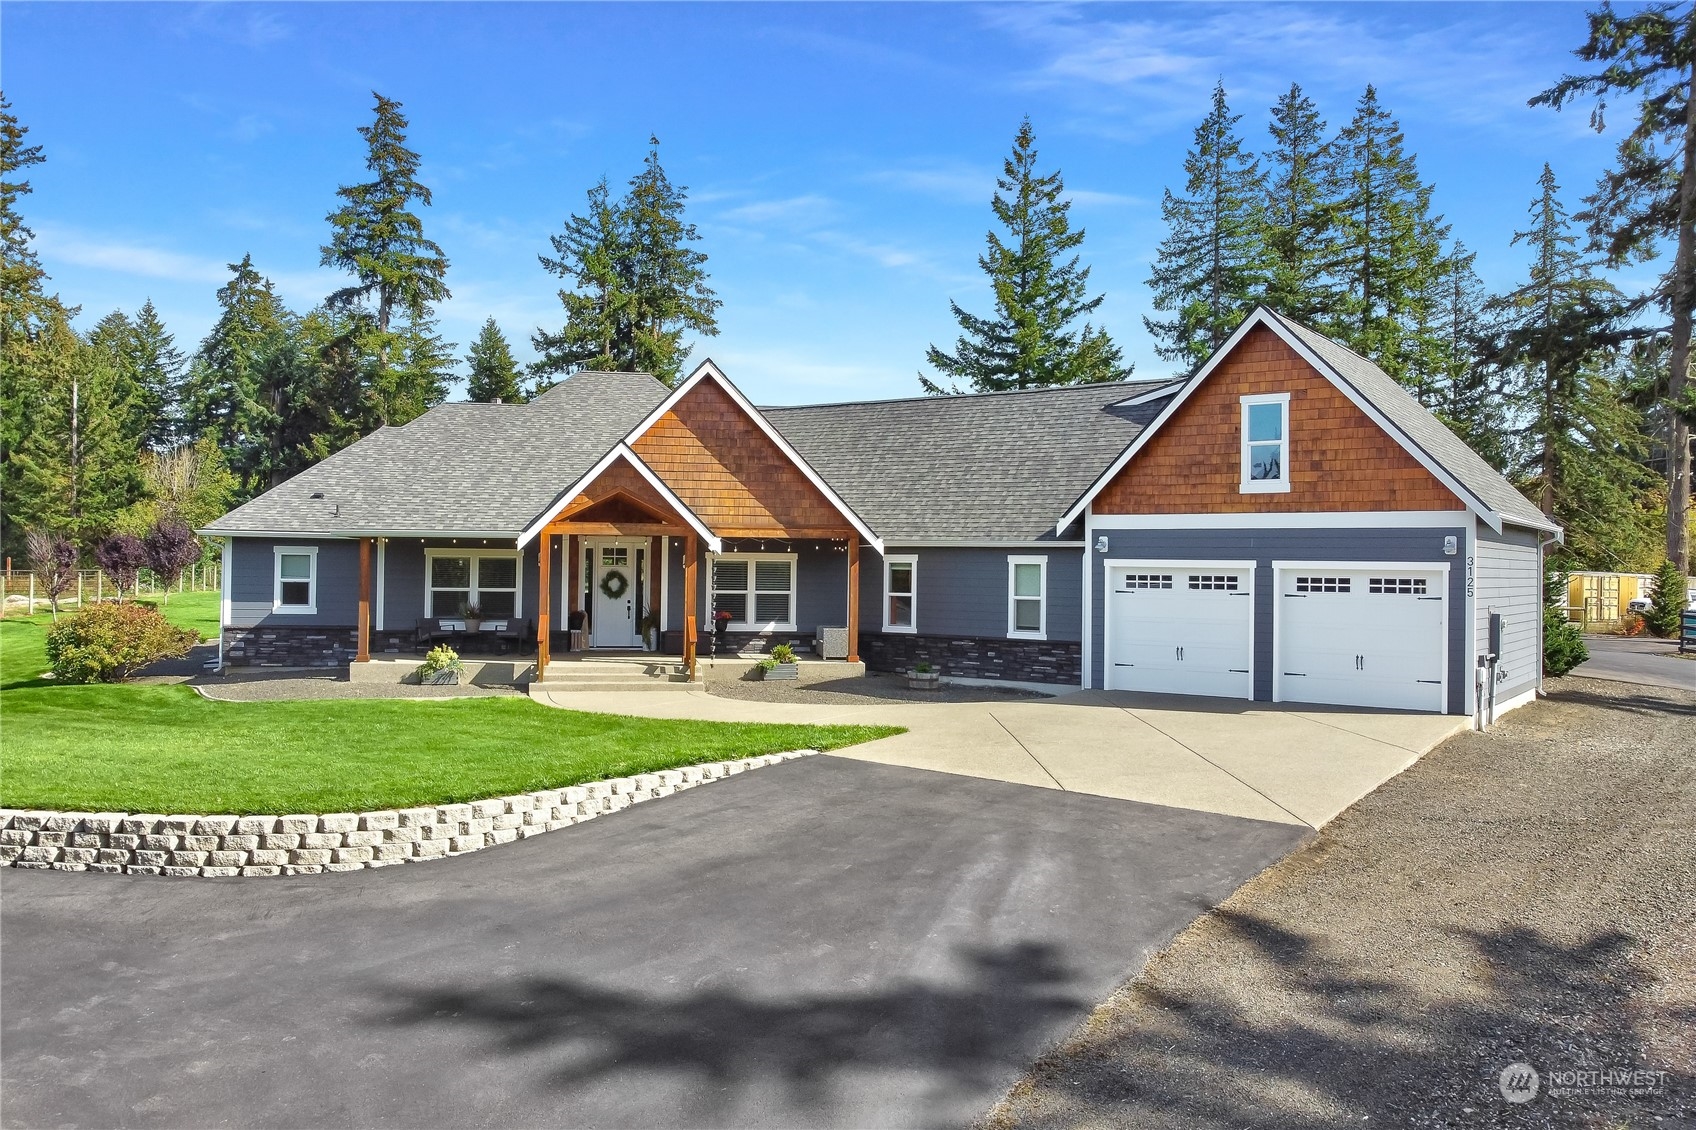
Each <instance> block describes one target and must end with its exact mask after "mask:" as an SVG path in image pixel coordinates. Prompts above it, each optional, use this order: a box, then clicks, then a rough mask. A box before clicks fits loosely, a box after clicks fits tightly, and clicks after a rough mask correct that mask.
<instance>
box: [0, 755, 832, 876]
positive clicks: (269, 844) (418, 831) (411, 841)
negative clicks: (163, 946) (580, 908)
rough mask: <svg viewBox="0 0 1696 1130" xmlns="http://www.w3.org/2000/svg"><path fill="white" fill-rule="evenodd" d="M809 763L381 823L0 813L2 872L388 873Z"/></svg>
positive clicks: (391, 816)
mask: <svg viewBox="0 0 1696 1130" xmlns="http://www.w3.org/2000/svg"><path fill="white" fill-rule="evenodd" d="M815 752H817V751H816V750H793V751H790V752H788V753H773V754H766V755H765V756H762V757H748V758H742V759H739V760H736V761H714V762H709V763H707V764H705V765H690V766H686V767H684V768H681V769H664V770H661V771H659V772H657V773H640V774H637V775H636V776H634V777H617V778H614V779H612V780H610V781H594V782H591V783H590V784H587V785H572V786H570V787H568V788H562V789H543V790H542V791H540V792H534V793H519V794H517V795H516V796H505V797H494V798H491V799H489V800H479V801H472V802H470V803H467V804H437V805H425V806H422V807H418V808H399V809H386V810H382V811H378V812H338V813H329V814H326V815H313V814H305V815H297V816H167V815H156V814H152V813H131V812H51V811H40V810H32V809H17V808H0V863H3V864H6V865H9V866H12V867H24V868H35V869H40V870H53V871H105V872H111V873H114V874H118V873H122V874H126V875H169V876H174V877H190V876H195V877H201V878H209V879H211V878H232V877H235V876H275V875H316V874H320V873H323V872H330V871H358V870H361V869H362V868H367V867H388V866H390V865H391V864H396V863H412V862H417V861H419V860H425V859H445V858H448V857H451V856H456V855H464V854H466V853H467V852H473V851H480V850H481V849H483V848H486V847H493V846H494V845H495V844H505V843H511V842H512V841H514V840H521V839H524V838H526V837H529V836H535V835H540V834H541V833H543V832H551V831H554V830H555V829H558V828H564V827H567V826H569V825H572V824H581V823H582V822H583V821H585V820H593V819H594V818H595V817H597V816H603V815H606V814H607V813H610V812H617V811H619V810H620V809H624V808H628V807H630V806H631V805H633V804H638V803H640V802H642V801H645V800H654V799H657V798H659V797H663V796H669V795H671V794H672V793H676V792H682V791H683V790H684V789H692V788H694V787H695V786H696V785H705V784H710V783H712V782H713V781H722V780H724V779H725V778H726V777H731V776H735V775H736V774H738V773H743V772H746V771H747V770H749V769H757V768H760V767H761V766H765V765H776V764H777V763H778V762H781V761H789V760H792V759H794V758H797V757H805V756H808V755H810V754H812V753H815Z"/></svg>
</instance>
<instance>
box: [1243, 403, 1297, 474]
mask: <svg viewBox="0 0 1696 1130" xmlns="http://www.w3.org/2000/svg"><path fill="white" fill-rule="evenodd" d="M1242 405H1243V431H1242V436H1243V443H1242V492H1243V493H1244V494H1272V493H1278V492H1283V491H1288V490H1289V489H1290V394H1289V393H1287V392H1272V393H1265V394H1263V395H1260V396H1245V397H1243V398H1242Z"/></svg>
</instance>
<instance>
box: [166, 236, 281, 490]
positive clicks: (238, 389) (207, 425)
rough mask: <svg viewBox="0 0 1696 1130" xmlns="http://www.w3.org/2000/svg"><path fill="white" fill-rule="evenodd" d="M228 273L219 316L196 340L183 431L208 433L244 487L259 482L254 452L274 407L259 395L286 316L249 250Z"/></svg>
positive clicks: (263, 443) (264, 443)
mask: <svg viewBox="0 0 1696 1130" xmlns="http://www.w3.org/2000/svg"><path fill="white" fill-rule="evenodd" d="M230 271H231V273H232V277H231V279H230V281H229V282H228V283H225V284H224V285H223V286H222V287H220V288H219V290H218V306H219V315H218V321H217V322H216V323H215V324H214V325H213V327H212V331H211V332H210V333H208V334H207V335H206V338H205V340H204V341H202V342H201V344H200V351H199V352H198V353H197V354H196V355H195V359H194V364H193V366H192V367H191V369H190V372H189V376H188V380H187V382H186V387H185V390H184V408H185V412H184V419H185V423H186V428H187V432H188V434H189V435H191V436H193V437H195V438H199V437H200V436H202V435H211V436H213V437H214V438H215V439H216V440H217V442H218V446H219V447H220V448H221V449H222V450H223V452H224V456H225V458H226V459H227V460H228V461H229V464H230V466H231V468H232V469H234V470H235V471H236V473H237V474H238V475H240V476H241V477H242V479H243V486H244V489H246V490H248V491H251V490H253V489H254V488H255V487H257V486H260V485H261V480H260V479H259V478H258V477H257V476H258V473H259V470H260V468H261V466H262V464H263V462H264V460H263V459H261V458H260V456H259V454H258V453H259V452H260V451H262V450H264V449H266V448H267V447H268V446H269V445H270V439H269V436H268V431H269V429H272V428H274V427H275V413H274V412H273V411H270V410H268V409H267V406H266V404H265V402H264V398H262V397H261V390H260V385H261V379H262V373H263V371H264V370H265V367H266V365H267V358H268V357H269V355H270V354H271V353H272V352H274V351H275V350H277V349H278V348H279V347H280V345H281V344H282V343H283V342H284V341H285V340H286V339H287V336H288V332H287V322H288V319H289V314H288V311H287V310H286V309H284V307H283V304H282V301H281V300H280V299H279V298H278V297H277V295H276V291H275V290H274V289H273V288H272V286H271V283H270V280H268V279H266V278H265V277H264V276H262V275H260V273H259V272H258V270H256V269H255V268H254V266H253V256H251V255H247V256H243V258H242V261H241V262H240V263H231V264H230Z"/></svg>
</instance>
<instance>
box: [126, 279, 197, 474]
mask: <svg viewBox="0 0 1696 1130" xmlns="http://www.w3.org/2000/svg"><path fill="white" fill-rule="evenodd" d="M131 326H132V328H133V336H132V338H131V344H130V358H131V366H132V371H133V373H134V375H135V383H136V391H137V400H138V404H137V417H136V418H137V419H138V420H140V421H145V431H144V433H143V435H142V442H144V443H145V444H146V445H147V446H148V447H151V448H153V449H154V450H156V451H163V450H165V449H167V448H170V447H174V446H175V445H176V444H177V443H179V442H180V441H181V439H182V435H181V419H180V417H181V411H182V393H183V389H182V382H183V366H184V357H183V352H182V350H180V349H178V348H177V343H176V338H174V337H173V336H172V335H171V334H170V333H169V332H167V331H166V329H165V323H164V322H163V321H161V320H160V318H159V312H158V311H157V310H155V309H154V307H153V300H152V299H151V298H149V299H147V300H146V301H145V302H143V303H142V304H141V310H140V311H138V312H137V313H136V316H135V319H134V321H133V322H132V323H131Z"/></svg>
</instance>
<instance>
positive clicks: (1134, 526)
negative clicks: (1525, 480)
mask: <svg viewBox="0 0 1696 1130" xmlns="http://www.w3.org/2000/svg"><path fill="white" fill-rule="evenodd" d="M1089 520H1090V528H1091V529H1095V530H1231V529H1239V528H1241V529H1278V528H1289V529H1339V530H1348V529H1380V528H1384V527H1389V528H1392V529H1393V528H1396V527H1400V528H1403V529H1443V528H1448V529H1455V528H1461V529H1465V528H1467V527H1469V526H1470V525H1471V524H1472V512H1471V511H1467V510H1371V511H1369V510H1359V511H1332V512H1321V513H1315V512H1310V511H1304V512H1301V513H1290V514H1268V513H1265V512H1262V511H1256V512H1254V513H1252V514H1095V513H1093V512H1092V513H1091V514H1090V516H1089Z"/></svg>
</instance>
